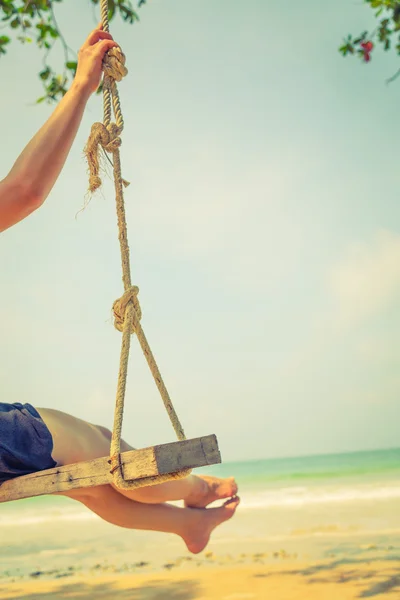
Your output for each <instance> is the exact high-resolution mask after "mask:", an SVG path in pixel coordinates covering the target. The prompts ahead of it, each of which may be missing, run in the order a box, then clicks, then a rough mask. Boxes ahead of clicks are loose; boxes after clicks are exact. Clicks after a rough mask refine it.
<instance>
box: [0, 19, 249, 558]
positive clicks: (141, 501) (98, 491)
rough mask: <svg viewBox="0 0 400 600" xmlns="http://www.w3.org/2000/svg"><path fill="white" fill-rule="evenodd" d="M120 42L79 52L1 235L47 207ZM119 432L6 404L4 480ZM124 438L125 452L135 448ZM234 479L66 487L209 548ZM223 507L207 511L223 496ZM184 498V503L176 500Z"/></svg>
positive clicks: (0, 473) (0, 425)
mask: <svg viewBox="0 0 400 600" xmlns="http://www.w3.org/2000/svg"><path fill="white" fill-rule="evenodd" d="M114 46H117V44H116V43H115V42H114V40H113V39H112V36H111V35H110V34H109V33H106V32H105V31H102V29H101V27H100V26H99V27H98V28H97V29H95V30H94V31H93V32H92V33H91V34H90V35H89V37H88V39H87V40H86V42H85V44H84V45H83V46H82V48H81V50H80V52H79V60H78V69H77V73H76V77H75V79H74V81H73V84H72V86H71V88H70V90H69V91H68V92H67V94H66V95H65V96H64V97H63V99H62V100H61V102H60V104H59V105H58V107H57V108H56V110H55V111H54V113H53V114H52V115H51V117H50V118H49V120H48V121H47V122H46V123H45V125H44V126H43V127H42V128H41V129H40V131H39V132H38V133H37V134H36V135H35V136H34V138H33V139H32V140H31V142H30V143H29V144H28V146H27V147H26V148H25V150H24V151H23V152H22V154H21V155H20V156H19V158H18V159H17V161H16V163H15V164H14V166H13V168H12V169H11V171H10V173H9V174H8V175H7V177H6V178H5V179H4V180H3V181H0V232H1V231H4V230H5V229H7V228H9V227H12V226H13V225H15V224H16V223H18V222H19V221H21V220H22V219H24V218H25V217H27V216H28V215H30V214H31V213H32V212H33V211H34V210H36V209H37V208H39V207H40V206H41V205H42V204H43V202H44V200H45V199H46V198H47V196H48V195H49V193H50V191H51V189H52V187H53V185H54V183H55V182H56V180H57V177H58V175H59V174H60V172H61V170H62V168H63V166H64V163H65V160H66V158H67V156H68V153H69V150H70V148H71V146H72V143H73V141H74V139H75V136H76V133H77V131H78V128H79V125H80V122H81V119H82V115H83V112H84V109H85V107H86V103H87V101H88V99H89V97H90V95H91V94H92V93H93V92H94V91H96V89H97V88H98V86H99V83H100V79H101V74H102V61H103V57H104V55H105V53H106V52H107V51H108V50H109V49H110V48H113V47H114ZM110 439H111V432H110V431H109V430H108V429H106V428H104V427H101V426H97V425H92V424H91V423H87V422H86V421H82V420H81V419H77V418H75V417H72V416H71V415H68V414H65V413H62V412H60V411H57V410H53V409H48V408H39V409H36V408H34V407H33V406H31V405H30V404H6V403H1V402H0V485H1V482H3V481H6V480H7V479H11V478H13V477H18V476H20V475H25V474H27V473H33V472H35V471H40V470H43V469H49V468H52V467H55V466H56V465H66V464H72V463H76V462H81V461H87V460H91V459H94V458H100V457H102V456H106V455H107V454H108V451H109V447H110ZM132 449H133V448H132V447H131V446H129V445H128V444H127V443H125V442H122V443H121V451H122V452H125V451H127V450H132ZM236 494H237V485H236V483H235V481H234V479H233V478H229V479H218V478H215V477H207V476H195V475H190V476H189V477H187V478H185V479H180V480H174V481H168V482H166V483H162V484H159V485H156V486H152V487H145V488H140V489H137V490H128V491H126V490H119V489H116V488H114V487H113V485H104V486H98V487H94V488H85V489H79V490H71V491H68V492H65V495H66V496H69V497H70V498H74V499H75V500H78V501H79V502H82V503H83V504H85V506H87V507H88V508H89V509H90V510H92V511H93V512H94V513H96V514H97V515H99V516H100V517H102V518H103V519H105V520H106V521H108V522H110V523H113V524H114V525H118V526H120V527H126V528H128V529H146V530H153V531H161V532H165V533H174V534H176V535H178V536H180V537H181V538H182V539H183V541H184V542H185V544H186V546H187V548H188V549H189V550H190V551H191V552H193V553H198V552H201V551H202V550H203V549H204V548H205V547H206V545H207V543H208V541H209V538H210V535H211V533H212V531H213V530H214V529H215V527H217V526H218V525H220V524H221V523H223V522H225V521H227V520H228V519H230V518H231V517H232V516H233V515H234V513H235V510H236V508H237V506H238V504H239V499H238V498H237V496H236ZM222 499H224V500H226V499H228V500H226V501H225V502H224V503H223V504H222V506H220V507H217V508H207V506H208V505H209V504H211V503H212V502H215V501H216V500H222ZM175 500H183V501H184V507H182V508H180V507H177V506H173V505H171V504H168V502H170V501H175Z"/></svg>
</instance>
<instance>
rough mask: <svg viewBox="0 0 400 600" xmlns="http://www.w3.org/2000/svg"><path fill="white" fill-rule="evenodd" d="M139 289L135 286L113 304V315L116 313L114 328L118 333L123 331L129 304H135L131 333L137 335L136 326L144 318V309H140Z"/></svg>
mask: <svg viewBox="0 0 400 600" xmlns="http://www.w3.org/2000/svg"><path fill="white" fill-rule="evenodd" d="M138 293H139V288H138V287H137V286H136V285H134V286H132V287H130V288H128V289H127V290H126V292H124V294H123V295H122V296H121V298H119V299H118V300H116V301H115V302H114V304H113V313H114V327H115V329H118V331H123V329H124V323H125V313H126V310H127V307H128V304H129V303H130V302H132V304H133V309H134V310H133V318H132V323H131V326H130V333H135V325H136V323H137V322H139V321H140V319H141V318H142V309H141V308H140V304H139V300H138Z"/></svg>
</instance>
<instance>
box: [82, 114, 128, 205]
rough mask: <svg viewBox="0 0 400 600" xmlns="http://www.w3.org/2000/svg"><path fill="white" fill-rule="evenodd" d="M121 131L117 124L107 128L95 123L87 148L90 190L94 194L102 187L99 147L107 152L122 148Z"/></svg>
mask: <svg viewBox="0 0 400 600" xmlns="http://www.w3.org/2000/svg"><path fill="white" fill-rule="evenodd" d="M119 134H120V129H119V127H118V126H117V125H116V124H115V123H110V125H109V126H108V127H106V126H105V125H104V124H103V123H94V124H93V125H92V129H91V132H90V136H89V139H88V142H87V144H86V148H85V154H86V158H87V161H88V166H89V190H90V192H91V193H92V194H93V193H94V192H95V191H96V190H97V189H98V188H99V187H100V186H101V178H100V160H99V147H100V146H101V147H102V148H104V150H105V151H106V152H110V153H112V152H115V151H116V150H117V149H118V148H119V147H120V146H121V138H120V137H119Z"/></svg>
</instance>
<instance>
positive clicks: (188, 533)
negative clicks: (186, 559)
mask: <svg viewBox="0 0 400 600" xmlns="http://www.w3.org/2000/svg"><path fill="white" fill-rule="evenodd" d="M239 502H240V499H239V498H238V497H235V498H230V499H229V500H227V501H226V502H225V504H224V505H223V506H220V507H218V508H193V509H192V511H193V524H192V526H190V527H189V528H187V527H186V530H185V531H184V532H183V534H182V535H181V537H182V539H183V541H184V542H185V544H186V546H187V549H188V550H189V551H190V552H192V553H193V554H198V553H199V552H201V551H202V550H204V548H205V547H206V546H207V544H208V542H209V540H210V535H211V533H212V532H213V531H214V529H215V528H216V527H218V525H221V523H225V521H228V520H229V519H231V518H232V517H233V515H234V514H235V511H236V509H237V507H238V505H239Z"/></svg>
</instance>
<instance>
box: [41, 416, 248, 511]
mask: <svg viewBox="0 0 400 600" xmlns="http://www.w3.org/2000/svg"><path fill="white" fill-rule="evenodd" d="M38 411H39V413H40V415H41V417H42V418H43V420H44V422H45V423H46V425H47V427H48V428H49V430H50V432H51V434H52V436H53V442H54V448H53V458H54V460H55V461H56V462H57V464H59V465H66V464H72V463H76V462H81V461H86V460H91V459H93V458H100V457H102V456H107V455H108V453H109V450H110V441H111V432H110V431H109V430H108V429H106V428H105V427H100V426H97V425H92V424H91V423H88V422H87V421H83V420H82V419H78V418H76V417H73V416H71V415H68V414H66V413H63V412H60V411H58V410H53V409H48V408H39V409H38ZM121 450H122V452H126V451H128V450H133V448H132V446H130V445H129V444H127V443H126V442H122V443H121ZM117 491H118V493H120V494H122V495H124V496H126V497H127V498H129V499H131V500H136V501H137V502H144V503H146V504H159V503H163V502H172V501H175V500H184V502H185V504H186V506H190V507H196V508H204V507H205V506H208V505H209V504H210V503H212V502H214V501H215V500H220V499H225V498H231V497H232V496H236V494H237V485H236V483H235V481H234V479H233V478H228V479H219V478H217V477H209V476H200V477H198V476H196V475H190V476H189V477H186V478H184V479H177V480H173V481H167V482H165V483H161V484H159V485H154V486H149V487H144V488H139V489H136V490H117Z"/></svg>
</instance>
